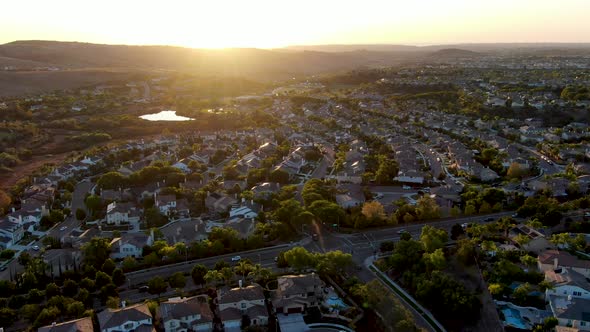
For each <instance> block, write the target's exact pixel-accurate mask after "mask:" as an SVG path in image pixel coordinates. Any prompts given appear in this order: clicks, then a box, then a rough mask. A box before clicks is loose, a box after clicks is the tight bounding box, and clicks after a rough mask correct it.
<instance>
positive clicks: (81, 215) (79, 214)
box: [76, 208, 86, 221]
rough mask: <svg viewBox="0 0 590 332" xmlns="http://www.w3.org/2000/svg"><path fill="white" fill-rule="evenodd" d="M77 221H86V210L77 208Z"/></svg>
mask: <svg viewBox="0 0 590 332" xmlns="http://www.w3.org/2000/svg"><path fill="white" fill-rule="evenodd" d="M76 219H77V220H79V221H82V220H84V219H86V211H84V209H81V208H77V209H76Z"/></svg>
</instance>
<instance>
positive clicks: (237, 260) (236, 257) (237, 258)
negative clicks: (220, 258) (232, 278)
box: [231, 256, 242, 262]
mask: <svg viewBox="0 0 590 332" xmlns="http://www.w3.org/2000/svg"><path fill="white" fill-rule="evenodd" d="M241 259H242V257H240V256H234V257H232V258H231V261H232V262H239V261H240V260H241Z"/></svg>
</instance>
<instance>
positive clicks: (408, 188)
mask: <svg viewBox="0 0 590 332" xmlns="http://www.w3.org/2000/svg"><path fill="white" fill-rule="evenodd" d="M402 189H404V190H410V189H412V187H410V186H402Z"/></svg>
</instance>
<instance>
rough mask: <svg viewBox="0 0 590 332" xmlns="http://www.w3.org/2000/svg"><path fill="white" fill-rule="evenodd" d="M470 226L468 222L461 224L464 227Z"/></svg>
mask: <svg viewBox="0 0 590 332" xmlns="http://www.w3.org/2000/svg"><path fill="white" fill-rule="evenodd" d="M468 226H469V224H468V223H466V222H464V223H462V224H461V227H463V229H465V228H467V227H468Z"/></svg>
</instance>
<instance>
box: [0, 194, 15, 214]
mask: <svg viewBox="0 0 590 332" xmlns="http://www.w3.org/2000/svg"><path fill="white" fill-rule="evenodd" d="M11 202H12V199H11V198H10V196H8V194H7V193H6V192H4V191H3V190H0V215H2V214H4V213H5V212H6V211H8V207H9V206H10V203H11Z"/></svg>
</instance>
